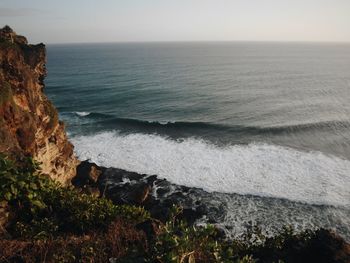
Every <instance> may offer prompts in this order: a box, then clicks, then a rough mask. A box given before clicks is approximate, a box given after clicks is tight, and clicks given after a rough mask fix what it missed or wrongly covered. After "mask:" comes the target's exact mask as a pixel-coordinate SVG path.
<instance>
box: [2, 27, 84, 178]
mask: <svg viewBox="0 0 350 263" xmlns="http://www.w3.org/2000/svg"><path fill="white" fill-rule="evenodd" d="M45 63H46V49H45V45H44V44H38V45H30V44H28V42H27V39H26V38H25V37H23V36H19V35H17V34H16V33H15V32H14V31H13V30H12V29H11V28H10V27H8V26H5V27H4V28H2V29H0V152H1V153H6V154H8V155H10V156H13V157H16V158H18V157H22V156H32V157H34V159H35V160H37V161H39V162H41V163H42V165H41V167H42V170H43V173H45V174H48V175H49V176H50V177H51V178H53V179H55V180H57V181H59V182H61V183H63V184H67V183H68V182H69V181H70V180H71V178H72V177H73V176H75V172H76V165H77V163H78V161H77V159H76V157H75V156H74V153H73V146H72V144H71V143H70V142H69V141H68V140H67V136H66V133H65V130H64V124H63V123H62V122H60V121H59V119H58V113H57V110H56V109H55V108H54V106H53V105H52V103H51V102H50V101H49V100H48V98H47V97H46V96H45V94H44V93H43V90H44V87H45V84H44V78H45V76H46V67H45Z"/></svg>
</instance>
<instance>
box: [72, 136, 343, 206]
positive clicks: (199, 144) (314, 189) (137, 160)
mask: <svg viewBox="0 0 350 263" xmlns="http://www.w3.org/2000/svg"><path fill="white" fill-rule="evenodd" d="M73 143H74V145H75V146H76V148H75V149H76V152H77V154H78V156H79V157H80V159H91V160H92V161H93V162H96V163H97V164H99V165H102V166H107V167H117V168H121V169H126V170H129V171H134V172H138V173H145V174H156V175H158V176H160V177H163V178H166V179H168V180H169V181H171V182H173V183H177V184H180V185H186V186H191V187H201V188H203V189H205V190H207V191H218V192H226V193H238V194H251V195H259V196H269V197H276V198H286V199H289V200H293V201H300V202H306V203H312V204H327V205H336V206H347V207H348V206H350V204H349V202H350V161H348V160H344V159H341V158H338V157H333V156H327V155H325V154H323V153H320V152H301V151H297V150H294V149H291V148H286V147H281V146H275V145H267V144H250V145H245V146H241V145H236V146H229V147H225V148H221V147H217V146H214V145H212V144H208V143H206V142H204V141H200V140H197V139H187V140H184V141H174V140H170V139H166V138H164V137H161V136H157V135H145V134H131V135H124V136H123V135H120V134H118V133H117V132H108V133H107V132H106V133H101V134H97V135H94V136H81V137H75V138H73Z"/></svg>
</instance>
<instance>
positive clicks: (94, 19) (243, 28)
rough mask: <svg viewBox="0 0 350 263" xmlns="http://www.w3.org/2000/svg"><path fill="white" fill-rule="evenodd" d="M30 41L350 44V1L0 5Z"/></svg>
mask: <svg viewBox="0 0 350 263" xmlns="http://www.w3.org/2000/svg"><path fill="white" fill-rule="evenodd" d="M6 24H8V25H9V26H11V27H12V28H13V29H14V30H15V31H16V32H17V33H18V34H22V35H25V36H26V37H27V38H28V40H29V41H30V42H31V43H38V42H44V43H86V42H148V41H312V42H315V41H317V42H318V41H322V42H323V41H326V42H350V0H59V1H54V0H0V26H4V25H6Z"/></svg>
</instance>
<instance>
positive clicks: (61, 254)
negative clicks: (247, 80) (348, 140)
mask: <svg viewBox="0 0 350 263" xmlns="http://www.w3.org/2000/svg"><path fill="white" fill-rule="evenodd" d="M0 202H1V207H2V209H5V210H6V212H5V214H6V215H7V217H8V219H9V220H8V221H7V222H6V224H5V228H4V229H2V233H1V238H0V248H1V249H0V262H108V261H109V262H281V261H284V262H332V261H334V262H346V261H345V260H346V257H347V254H345V252H344V251H346V249H349V248H348V247H347V245H346V243H345V242H344V241H343V240H341V239H339V238H336V237H335V236H333V234H331V233H330V232H328V231H326V230H318V231H316V232H310V231H306V232H303V233H299V234H296V233H294V232H293V231H292V230H291V229H289V228H286V229H285V230H284V231H283V232H282V233H281V234H280V235H277V236H275V237H266V236H264V235H262V234H261V233H260V232H259V230H258V229H251V230H248V231H247V233H246V234H245V235H244V236H242V237H241V238H240V239H237V240H226V239H225V237H224V236H223V235H222V233H220V231H218V229H217V228H215V227H214V226H211V225H208V226H205V227H194V226H189V225H187V224H186V222H184V221H182V220H180V219H179V215H180V214H181V212H182V211H181V208H180V207H174V208H173V210H172V213H171V215H170V217H169V219H168V221H167V222H166V223H161V222H160V221H158V220H155V219H152V218H150V215H149V213H148V212H147V211H145V210H144V209H143V208H140V207H134V206H117V205H114V204H113V203H112V202H111V201H109V200H107V199H105V198H98V197H94V196H92V195H87V194H84V193H81V192H79V191H78V190H76V189H74V188H72V187H62V186H61V185H59V184H58V183H57V182H54V181H52V180H51V179H49V178H48V177H46V176H43V175H42V174H41V172H40V166H39V165H38V164H37V163H36V162H35V161H33V159H31V158H26V159H23V160H21V161H20V162H14V161H11V160H10V159H9V158H8V157H5V156H1V157H0ZM339 251H340V252H339ZM341 251H343V252H341ZM342 253H343V254H342ZM336 260H338V261H336Z"/></svg>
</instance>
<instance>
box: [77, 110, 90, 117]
mask: <svg viewBox="0 0 350 263" xmlns="http://www.w3.org/2000/svg"><path fill="white" fill-rule="evenodd" d="M90 113H91V112H86V111H77V112H75V114H77V115H78V116H81V117H85V116H88V115H89V114H90Z"/></svg>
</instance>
